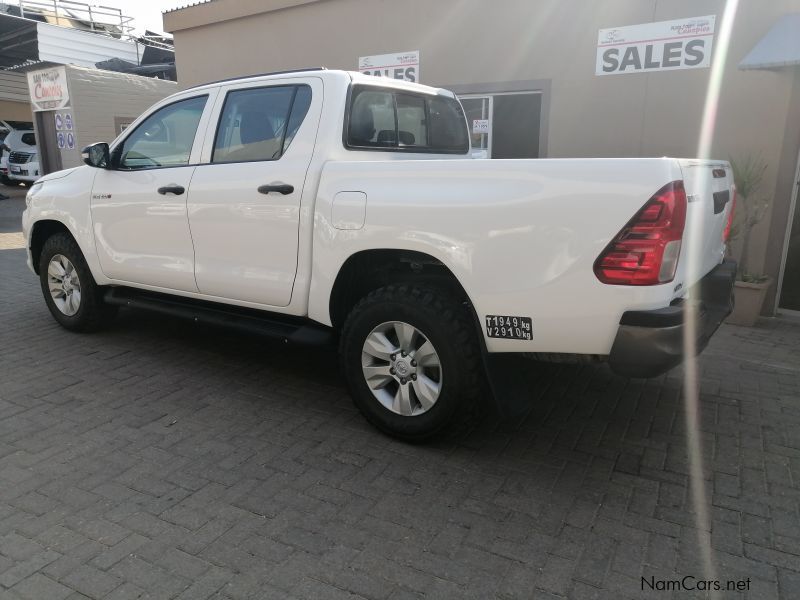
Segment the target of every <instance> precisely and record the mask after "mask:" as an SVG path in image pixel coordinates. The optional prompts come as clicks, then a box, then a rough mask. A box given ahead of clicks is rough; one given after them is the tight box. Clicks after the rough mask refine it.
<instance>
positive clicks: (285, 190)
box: [258, 183, 294, 196]
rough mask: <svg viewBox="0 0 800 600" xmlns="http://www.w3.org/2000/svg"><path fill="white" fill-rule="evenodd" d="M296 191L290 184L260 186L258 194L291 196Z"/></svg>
mask: <svg viewBox="0 0 800 600" xmlns="http://www.w3.org/2000/svg"><path fill="white" fill-rule="evenodd" d="M293 191H294V186H293V185H289V184H288V183H275V184H270V185H260V186H258V192H259V193H260V194H269V193H270V192H278V193H279V194H283V195H284V196H286V195H287V194H291V193H292V192H293Z"/></svg>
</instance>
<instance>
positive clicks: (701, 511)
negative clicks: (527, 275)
mask: <svg viewBox="0 0 800 600" xmlns="http://www.w3.org/2000/svg"><path fill="white" fill-rule="evenodd" d="M738 6H739V0H727V2H726V3H725V10H724V12H723V14H722V21H721V24H720V27H719V34H718V36H717V43H716V49H715V54H714V58H713V59H712V62H711V72H710V74H709V79H708V89H707V91H706V100H705V106H704V108H703V121H702V124H701V127H700V138H699V140H698V145H697V158H700V159H709V158H711V156H710V154H711V145H712V142H713V140H714V132H715V129H716V125H717V111H718V108H719V99H720V93H721V90H722V79H723V75H724V70H725V65H726V63H727V58H728V48H729V46H730V41H731V32H732V30H733V23H734V20H735V19H736V11H737V9H738ZM702 172H703V176H702V179H701V180H700V181H699V182H698V184H699V185H700V186H701V187H700V189H710V181H709V178H710V175H711V172H710V170H709V169H703V170H702ZM687 225H688V227H687V229H686V234H685V235H686V239H685V240H684V244H685V248H686V254H685V256H686V258H687V259H688V264H687V280H688V281H698V280H699V279H700V277H701V276H702V275H703V274H702V273H701V268H702V264H701V249H702V247H703V246H702V241H703V240H702V233H703V223H702V220H701V219H692V220H691V221H690V222H689V223H688V224H687ZM690 300H691V298H690ZM684 320H685V327H684V337H683V353H684V356H685V361H684V382H683V383H684V385H683V388H684V402H685V406H684V409H685V415H686V445H687V456H688V459H689V484H690V488H691V494H692V505H693V507H694V514H695V526H696V531H697V543H698V546H699V549H700V555H701V558H702V566H703V571H704V575H705V578H706V579H708V580H716V579H718V577H717V568H716V565H715V564H714V558H713V554H712V550H711V521H710V518H709V510H708V505H709V502H708V491H707V490H706V479H705V477H704V474H703V473H704V465H703V452H702V440H701V436H700V423H699V421H700V415H699V412H700V403H699V396H700V394H699V380H698V366H697V358H696V357H697V322H698V315H697V304H695V303H693V302H689V303H687V308H686V311H685V313H684ZM710 597H711V598H719V597H720V595H719V592H716V591H711V592H710Z"/></svg>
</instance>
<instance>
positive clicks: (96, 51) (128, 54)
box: [36, 23, 140, 67]
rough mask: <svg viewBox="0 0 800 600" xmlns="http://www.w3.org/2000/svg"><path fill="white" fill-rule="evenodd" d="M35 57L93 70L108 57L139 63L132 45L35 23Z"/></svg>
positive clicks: (114, 39) (128, 41)
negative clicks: (36, 50)
mask: <svg viewBox="0 0 800 600" xmlns="http://www.w3.org/2000/svg"><path fill="white" fill-rule="evenodd" d="M36 28H37V30H38V38H39V40H38V45H39V58H40V59H41V60H45V61H48V60H49V61H52V62H55V63H61V64H73V65H80V66H82V67H94V66H95V64H96V63H98V62H101V61H104V60H108V59H109V58H121V59H123V60H127V61H130V62H133V63H136V64H137V65H138V64H139V53H140V50H139V49H138V48H137V46H136V42H133V41H130V40H119V39H117V38H113V37H110V36H106V35H97V34H94V33H88V32H85V31H78V30H77V29H68V28H66V27H57V26H55V25H48V24H47V23H37V25H36Z"/></svg>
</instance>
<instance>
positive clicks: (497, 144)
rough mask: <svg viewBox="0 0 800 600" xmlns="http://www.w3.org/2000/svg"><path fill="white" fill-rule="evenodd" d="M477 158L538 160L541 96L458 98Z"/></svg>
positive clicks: (503, 94)
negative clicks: (462, 107) (465, 117)
mask: <svg viewBox="0 0 800 600" xmlns="http://www.w3.org/2000/svg"><path fill="white" fill-rule="evenodd" d="M460 99H461V103H462V105H463V106H464V112H465V114H466V116H467V124H468V125H469V128H470V134H471V136H472V154H473V156H475V157H476V158H539V143H540V137H541V130H540V128H541V118H542V94H541V93H540V92H509V93H501V94H464V95H462V96H460Z"/></svg>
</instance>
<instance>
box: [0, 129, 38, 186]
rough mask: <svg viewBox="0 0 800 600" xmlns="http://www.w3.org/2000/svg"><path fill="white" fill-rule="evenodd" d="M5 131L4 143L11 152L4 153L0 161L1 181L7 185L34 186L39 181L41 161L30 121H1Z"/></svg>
mask: <svg viewBox="0 0 800 600" xmlns="http://www.w3.org/2000/svg"><path fill="white" fill-rule="evenodd" d="M0 130H4V131H6V132H7V133H6V134H5V139H4V140H3V143H4V144H5V145H6V146H8V147H9V148H11V152H10V153H9V152H8V151H5V152H3V157H2V159H0V181H2V183H4V184H5V185H17V184H18V183H24V184H26V185H30V184H32V183H33V182H34V181H36V180H37V179H39V159H38V154H37V150H36V134H35V133H34V131H33V123H31V122H30V121H0Z"/></svg>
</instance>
